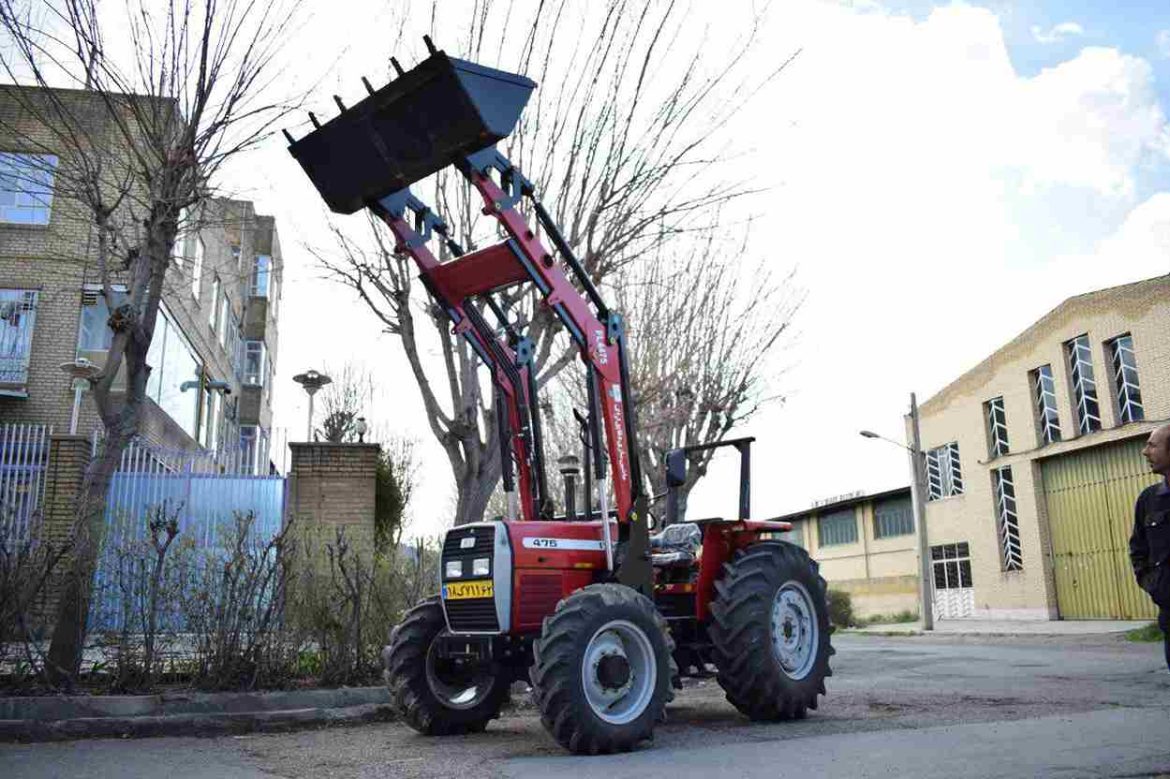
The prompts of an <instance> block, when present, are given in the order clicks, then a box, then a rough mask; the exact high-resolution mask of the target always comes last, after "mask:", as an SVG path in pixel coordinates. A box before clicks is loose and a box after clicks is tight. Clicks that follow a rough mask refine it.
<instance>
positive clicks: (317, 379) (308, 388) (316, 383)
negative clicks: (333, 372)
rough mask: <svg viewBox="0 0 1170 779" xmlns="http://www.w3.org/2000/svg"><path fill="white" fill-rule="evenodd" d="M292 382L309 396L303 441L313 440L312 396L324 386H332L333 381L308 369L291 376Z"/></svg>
mask: <svg viewBox="0 0 1170 779" xmlns="http://www.w3.org/2000/svg"><path fill="white" fill-rule="evenodd" d="M293 381H295V382H296V383H297V384H300V385H301V386H302V387H304V389H305V392H306V393H307V394H308V395H309V427H308V431H307V432H306V433H305V440H306V441H312V440H313V396H314V395H316V394H317V390H319V389H321V388H322V387H324V386H325V385H326V384H332V383H333V379H331V378H329V377H328V376H326V375H325V374H324V373H320V372H318V371H315V370H313V369H312V368H310V369H309V370H307V371H305V372H304V373H299V374H297V375H296V376H293Z"/></svg>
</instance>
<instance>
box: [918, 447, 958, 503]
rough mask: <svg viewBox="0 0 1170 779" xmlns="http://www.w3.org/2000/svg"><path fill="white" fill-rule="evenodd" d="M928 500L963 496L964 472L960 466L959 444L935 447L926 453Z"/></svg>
mask: <svg viewBox="0 0 1170 779" xmlns="http://www.w3.org/2000/svg"><path fill="white" fill-rule="evenodd" d="M926 481H927V487H928V493H927V500H939V499H941V498H949V497H950V496H952V495H962V494H963V470H962V468H961V467H960V465H959V442H958V441H951V442H950V443H949V444H943V445H942V446H938V447H935V448H934V449H931V450H930V451H928V452H927V453H926Z"/></svg>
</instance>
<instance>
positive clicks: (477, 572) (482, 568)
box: [471, 557, 491, 576]
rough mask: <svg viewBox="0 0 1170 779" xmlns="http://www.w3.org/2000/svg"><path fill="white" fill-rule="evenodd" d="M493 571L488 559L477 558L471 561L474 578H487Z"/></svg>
mask: <svg viewBox="0 0 1170 779" xmlns="http://www.w3.org/2000/svg"><path fill="white" fill-rule="evenodd" d="M490 571H491V560H489V559H488V558H486V557H477V558H475V559H474V560H472V561H471V575H472V576H487V575H488V573H489V572H490Z"/></svg>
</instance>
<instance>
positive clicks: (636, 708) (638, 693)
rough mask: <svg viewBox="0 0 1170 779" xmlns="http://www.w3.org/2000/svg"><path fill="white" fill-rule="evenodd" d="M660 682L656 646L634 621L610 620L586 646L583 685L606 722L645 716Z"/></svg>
mask: <svg viewBox="0 0 1170 779" xmlns="http://www.w3.org/2000/svg"><path fill="white" fill-rule="evenodd" d="M657 681H658V661H657V659H656V658H655V656H654V646H653V644H651V643H650V637H649V636H647V635H646V632H645V631H644V630H642V628H640V627H638V626H637V625H635V624H634V623H633V622H629V621H627V620H624V619H621V620H612V621H610V622H607V623H605V624H604V625H602V626H601V628H599V629H598V631H597V632H596V633H594V634H593V637H592V638H591V639H589V643H588V644H587V645H586V646H585V654H584V655H583V656H582V660H581V686H582V687H583V688H584V689H585V699H586V700H587V701H588V702H589V707H590V708H591V709H592V710H593V713H594V714H596V715H597V716H598V717H599V718H600V719H602V720H604V721H605V722H608V723H610V724H612V725H624V724H626V723H627V722H632V721H633V720H635V719H637V718H638V717H639V716H641V714H642V712H644V711H645V710H646V707H647V706H649V705H650V700H651V699H652V698H653V697H654V686H655V684H656V683H657Z"/></svg>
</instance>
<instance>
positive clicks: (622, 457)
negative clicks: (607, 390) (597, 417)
mask: <svg viewBox="0 0 1170 779" xmlns="http://www.w3.org/2000/svg"><path fill="white" fill-rule="evenodd" d="M614 389H616V390H618V393H619V394H620V393H621V388H619V387H617V386H616V385H615V386H614ZM613 427H614V431H613V434H614V438H615V440H616V442H617V451H618V474H620V475H621V477H622V481H623V482H627V481H629V480H630V476H629V474H628V473H627V472H626V420H625V419H623V418H622V406H621V403H614V404H613Z"/></svg>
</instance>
